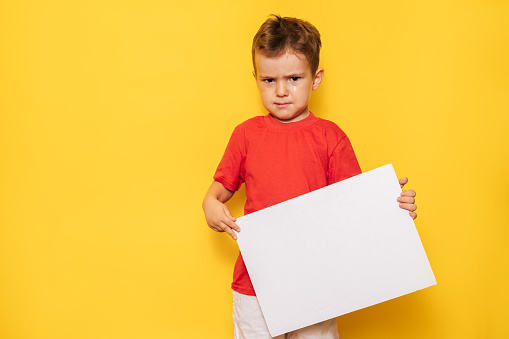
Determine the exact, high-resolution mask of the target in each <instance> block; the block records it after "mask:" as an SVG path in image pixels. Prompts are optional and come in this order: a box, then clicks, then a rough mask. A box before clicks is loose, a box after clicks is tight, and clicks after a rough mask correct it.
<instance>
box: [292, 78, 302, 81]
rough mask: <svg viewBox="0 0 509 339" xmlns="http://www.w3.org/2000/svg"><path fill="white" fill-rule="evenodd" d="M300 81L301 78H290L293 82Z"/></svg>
mask: <svg viewBox="0 0 509 339" xmlns="http://www.w3.org/2000/svg"><path fill="white" fill-rule="evenodd" d="M299 79H300V77H291V78H290V80H291V81H297V80H299Z"/></svg>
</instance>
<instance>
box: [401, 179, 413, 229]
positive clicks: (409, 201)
mask: <svg viewBox="0 0 509 339" xmlns="http://www.w3.org/2000/svg"><path fill="white" fill-rule="evenodd" d="M407 182H408V178H407V177H405V178H403V179H399V185H400V186H401V188H403V186H405V184H406V183H407ZM415 195H416V194H415V191H414V190H409V191H403V192H401V195H400V197H399V198H398V201H399V207H401V208H403V209H405V210H408V211H409V213H408V214H410V216H411V217H412V219H415V218H417V213H415V212H414V211H415V210H416V209H417V205H416V204H415Z"/></svg>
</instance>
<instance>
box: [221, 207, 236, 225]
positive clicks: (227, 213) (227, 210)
mask: <svg viewBox="0 0 509 339" xmlns="http://www.w3.org/2000/svg"><path fill="white" fill-rule="evenodd" d="M224 212H225V213H226V216H227V217H228V218H230V219H231V220H232V221H233V222H235V220H237V218H235V217H234V216H233V215H232V214H231V213H230V210H229V209H228V207H226V205H225V206H224Z"/></svg>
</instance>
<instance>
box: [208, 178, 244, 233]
mask: <svg viewBox="0 0 509 339" xmlns="http://www.w3.org/2000/svg"><path fill="white" fill-rule="evenodd" d="M234 193H235V192H233V191H230V190H228V189H227V188H226V187H224V186H223V185H222V184H221V183H220V182H218V181H214V182H212V185H210V188H209V190H208V191H207V194H205V198H204V199H203V204H202V207H203V212H205V219H206V220H207V224H208V225H209V227H210V228H212V229H213V230H214V231H216V232H226V233H228V234H229V235H230V236H231V237H232V238H233V239H234V240H237V236H236V235H235V232H233V230H235V231H237V232H240V227H239V226H238V225H237V224H236V223H235V220H237V219H236V218H235V217H234V216H232V215H231V213H230V210H229V209H228V207H226V205H225V204H224V203H225V202H227V201H228V200H230V198H231V197H232V196H233V194H234Z"/></svg>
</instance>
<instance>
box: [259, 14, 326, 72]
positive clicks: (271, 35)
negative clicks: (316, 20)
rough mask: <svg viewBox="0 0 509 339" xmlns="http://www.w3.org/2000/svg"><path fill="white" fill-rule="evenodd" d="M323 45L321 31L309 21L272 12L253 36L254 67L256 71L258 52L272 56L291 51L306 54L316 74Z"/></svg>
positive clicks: (312, 70)
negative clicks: (256, 54) (256, 55)
mask: <svg viewBox="0 0 509 339" xmlns="http://www.w3.org/2000/svg"><path fill="white" fill-rule="evenodd" d="M321 46H322V42H321V40H320V33H319V32H318V30H317V29H316V27H315V26H313V25H312V24H310V23H309V22H307V21H304V20H301V19H296V18H289V17H284V18H282V17H281V16H279V15H275V14H272V15H271V17H270V18H268V19H267V20H266V21H265V22H264V23H263V24H262V25H261V26H260V29H259V30H258V32H257V33H256V35H255V36H254V38H253V47H252V49H251V53H252V55H253V67H254V69H255V71H256V65H255V53H256V52H258V53H262V54H263V55H265V56H267V57H269V58H272V57H277V56H280V55H281V54H283V53H285V52H286V51H289V52H294V53H300V54H302V55H304V56H305V57H306V59H307V60H308V62H309V66H310V68H311V74H315V72H316V70H317V69H318V63H319V61H320V47H321Z"/></svg>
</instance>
